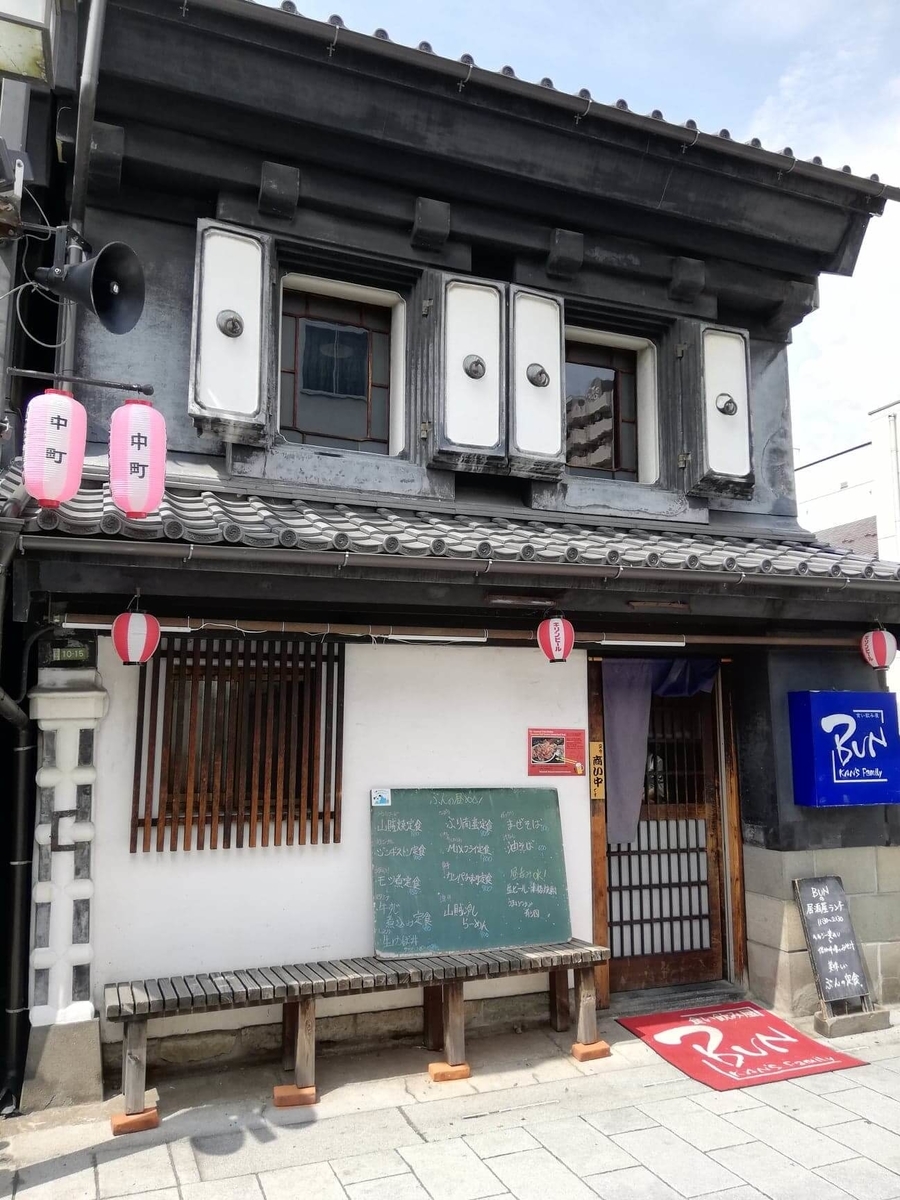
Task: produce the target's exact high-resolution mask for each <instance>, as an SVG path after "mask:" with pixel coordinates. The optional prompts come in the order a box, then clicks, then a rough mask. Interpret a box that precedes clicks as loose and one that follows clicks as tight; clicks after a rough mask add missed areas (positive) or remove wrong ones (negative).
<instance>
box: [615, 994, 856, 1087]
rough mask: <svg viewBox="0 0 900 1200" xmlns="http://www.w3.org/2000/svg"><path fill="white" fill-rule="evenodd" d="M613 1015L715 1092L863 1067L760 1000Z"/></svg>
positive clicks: (662, 1055) (664, 1056) (657, 1051)
mask: <svg viewBox="0 0 900 1200" xmlns="http://www.w3.org/2000/svg"><path fill="white" fill-rule="evenodd" d="M616 1019H617V1020H618V1022H619V1024H620V1025H624V1027H625V1028H626V1029H627V1030H628V1031H629V1032H630V1033H635V1034H637V1036H638V1037H639V1038H640V1039H641V1041H643V1042H646V1044H647V1045H648V1046H649V1047H650V1048H651V1049H652V1050H655V1051H656V1053H657V1054H659V1055H660V1056H661V1057H662V1058H664V1059H665V1060H666V1062H670V1063H671V1064H672V1066H673V1067H677V1068H678V1070H679V1071H683V1072H684V1074H685V1075H689V1076H690V1077H691V1079H697V1080H699V1082H700V1083H705V1084H706V1085H707V1087H711V1088H715V1090H716V1091H717V1092H727V1091H729V1090H730V1089H731V1088H743V1087H755V1085H756V1084H758V1083H770V1082H771V1081H772V1080H773V1079H796V1078H797V1077H798V1076H800V1075H821V1074H822V1073H823V1072H825V1071H840V1070H843V1068H844V1067H862V1066H865V1064H864V1063H863V1062H862V1061H861V1059H858V1058H850V1056H849V1055H847V1054H841V1053H840V1052H839V1051H837V1050H832V1049H830V1048H829V1047H828V1046H823V1045H822V1044H821V1043H820V1042H814V1041H813V1039H812V1038H808V1037H806V1035H805V1034H802V1033H800V1032H799V1031H798V1030H796V1029H793V1028H792V1027H791V1026H790V1025H786V1024H785V1022H784V1021H779V1019H778V1017H776V1016H773V1014H772V1013H770V1012H768V1011H767V1010H766V1009H764V1008H760V1007H759V1005H758V1004H750V1003H743V1004H721V1005H711V1006H710V1007H708V1008H684V1009H682V1010H681V1011H680V1012H666V1013H651V1014H649V1015H648V1016H643V1017H618V1018H616Z"/></svg>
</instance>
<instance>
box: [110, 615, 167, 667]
mask: <svg viewBox="0 0 900 1200" xmlns="http://www.w3.org/2000/svg"><path fill="white" fill-rule="evenodd" d="M159 633H160V629H159V621H157V619H156V617H151V616H150V614H149V613H142V612H124V613H122V614H121V615H120V616H118V617H116V619H115V620H114V621H113V623H112V641H113V647H114V649H115V651H116V654H118V656H119V658H121V660H122V662H123V663H125V664H126V665H127V666H135V665H136V664H137V663H145V662H146V661H147V659H148V658H152V657H153V655H154V654H155V653H156V647H157V646H158V645H159Z"/></svg>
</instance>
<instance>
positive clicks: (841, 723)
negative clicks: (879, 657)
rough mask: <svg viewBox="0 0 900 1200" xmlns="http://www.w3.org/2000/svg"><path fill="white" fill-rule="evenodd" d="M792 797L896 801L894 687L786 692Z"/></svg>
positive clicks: (814, 802)
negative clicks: (854, 690)
mask: <svg viewBox="0 0 900 1200" xmlns="http://www.w3.org/2000/svg"><path fill="white" fill-rule="evenodd" d="M788 703H789V705H790V714H791V757H792V760H793V765H794V803H795V804H803V805H806V806H807V807H812V808H826V807H835V806H845V805H855V804H900V729H898V723H897V697H896V695H894V693H893V692H790V693H788Z"/></svg>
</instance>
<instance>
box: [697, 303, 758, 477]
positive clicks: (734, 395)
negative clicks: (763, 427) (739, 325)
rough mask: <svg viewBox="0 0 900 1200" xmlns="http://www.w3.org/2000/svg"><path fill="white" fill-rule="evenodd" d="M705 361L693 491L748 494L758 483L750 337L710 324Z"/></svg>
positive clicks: (704, 337)
mask: <svg viewBox="0 0 900 1200" xmlns="http://www.w3.org/2000/svg"><path fill="white" fill-rule="evenodd" d="M701 357H702V364H701V370H702V384H701V400H700V402H701V407H702V414H703V420H702V431H703V433H702V444H701V447H700V469H699V471H698V479H697V484H696V485H695V487H694V489H693V490H695V491H699V492H703V493H706V494H710V493H718V494H725V495H737V496H747V495H749V494H750V492H751V491H752V489H753V482H754V478H753V450H752V444H751V429H750V371H749V353H748V342H747V335H746V334H745V333H743V332H742V331H740V330H733V329H717V328H713V327H709V326H707V327H706V328H705V329H704V330H703V333H702V349H701Z"/></svg>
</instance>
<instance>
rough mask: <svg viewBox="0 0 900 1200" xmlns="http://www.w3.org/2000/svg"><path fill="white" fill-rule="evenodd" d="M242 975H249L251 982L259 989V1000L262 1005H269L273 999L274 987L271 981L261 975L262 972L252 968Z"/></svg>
mask: <svg viewBox="0 0 900 1200" xmlns="http://www.w3.org/2000/svg"><path fill="white" fill-rule="evenodd" d="M244 974H245V975H249V976H250V978H251V979H252V980H253V982H254V983H255V984H257V986H258V987H259V992H260V1000H261V1001H262V1003H263V1004H271V1003H272V1001H273V1000H274V999H275V985H274V984H273V983H272V981H271V980H270V979H268V978H267V977H266V976H265V975H264V974H263V973H262V971H258V970H256V969H255V968H254V967H251V968H250V970H249V971H245V972H244Z"/></svg>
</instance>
